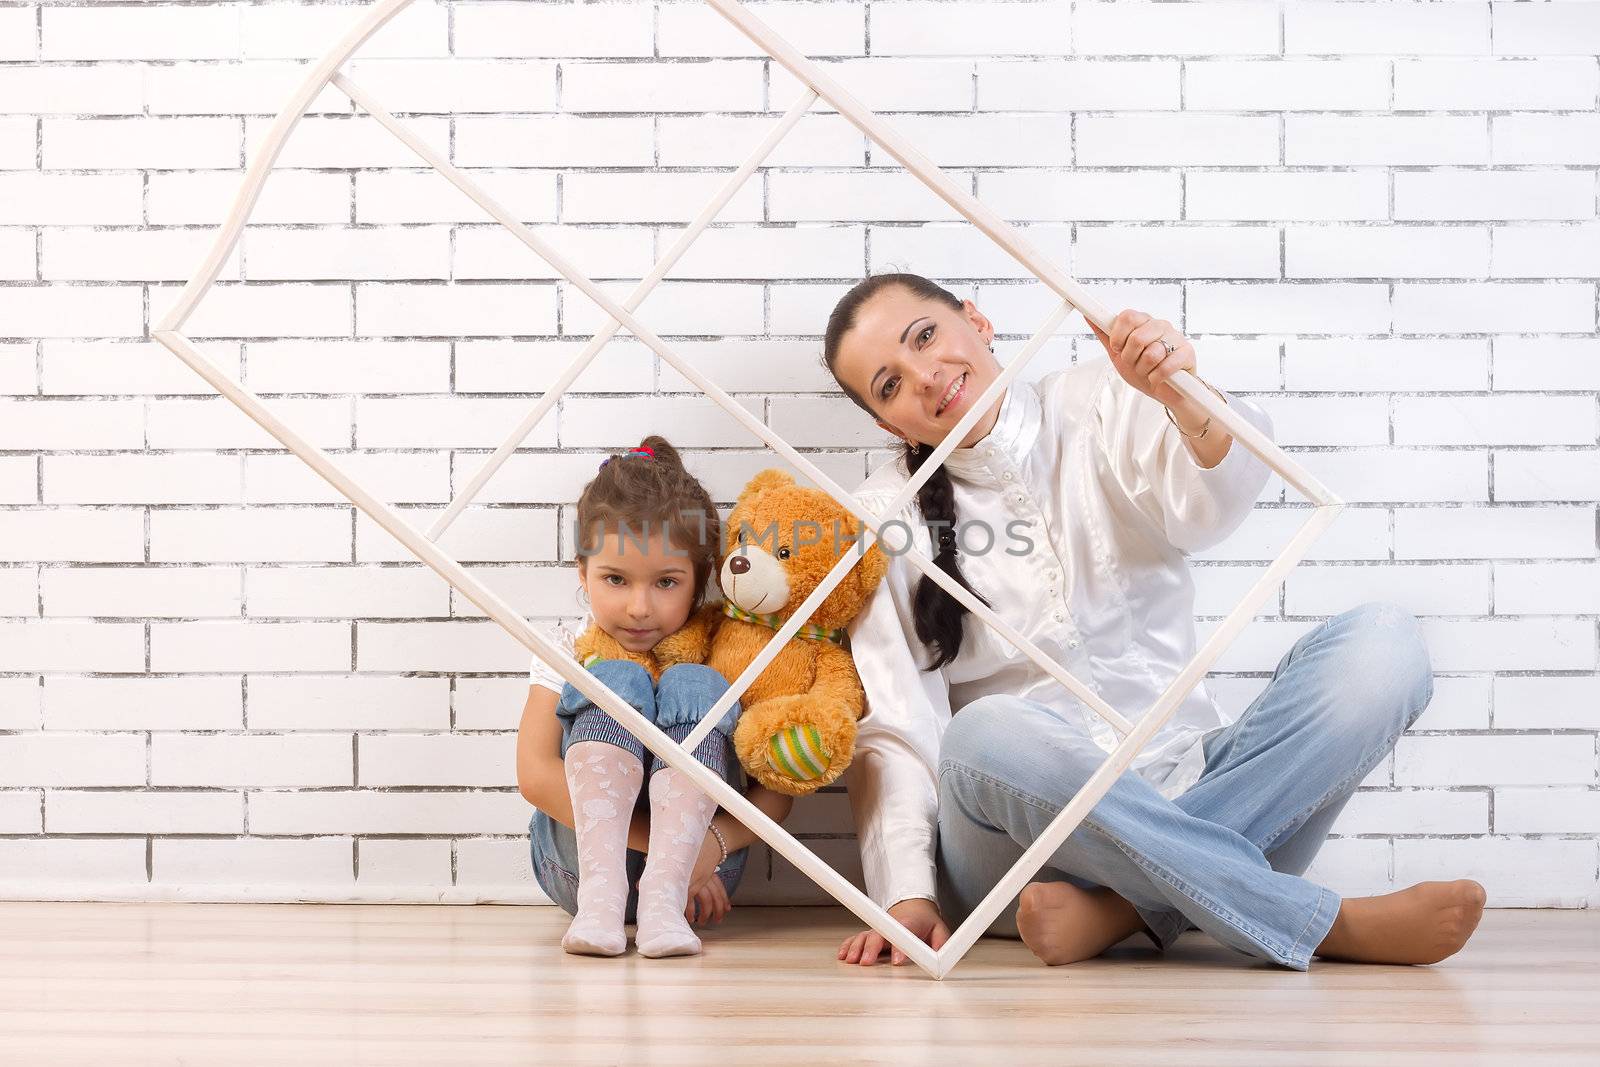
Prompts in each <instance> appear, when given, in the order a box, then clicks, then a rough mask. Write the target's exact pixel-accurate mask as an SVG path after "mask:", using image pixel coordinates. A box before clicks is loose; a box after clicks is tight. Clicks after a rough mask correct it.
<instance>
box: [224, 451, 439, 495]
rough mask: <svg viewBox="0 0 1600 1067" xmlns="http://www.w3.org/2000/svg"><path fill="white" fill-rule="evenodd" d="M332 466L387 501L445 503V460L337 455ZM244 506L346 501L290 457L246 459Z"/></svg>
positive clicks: (415, 456)
mask: <svg viewBox="0 0 1600 1067" xmlns="http://www.w3.org/2000/svg"><path fill="white" fill-rule="evenodd" d="M331 458H332V459H333V462H334V465H335V466H337V467H338V468H339V469H340V470H342V471H344V472H345V473H346V474H348V475H349V476H350V477H352V478H354V479H355V480H356V481H357V482H358V483H360V484H361V485H362V486H363V487H365V488H366V489H367V490H368V491H369V492H371V493H373V494H374V495H376V496H377V497H378V498H379V499H380V500H384V501H387V502H389V503H398V502H405V503H418V504H442V503H447V502H449V500H450V457H449V456H445V455H419V454H417V453H414V452H406V453H400V454H385V453H372V452H341V453H338V454H336V455H334V456H332V457H331ZM244 499H245V502H246V503H248V504H343V503H345V498H344V496H343V495H341V494H340V493H339V491H338V490H336V489H334V488H333V486H331V485H329V484H328V483H327V482H326V481H324V480H323V478H322V476H321V475H319V474H316V473H315V472H313V471H312V470H311V468H310V467H308V466H306V465H305V463H303V462H302V461H301V460H300V458H299V457H297V456H293V455H287V454H282V455H258V456H246V457H245V461H244Z"/></svg>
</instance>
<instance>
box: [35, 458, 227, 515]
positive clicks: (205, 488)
mask: <svg viewBox="0 0 1600 1067" xmlns="http://www.w3.org/2000/svg"><path fill="white" fill-rule="evenodd" d="M43 464H44V499H45V503H47V504H227V503H237V502H238V501H239V500H240V488H239V480H240V468H239V458H238V457H237V456H223V455H185V456H177V455H153V456H152V455H138V454H133V455H120V456H45V457H43Z"/></svg>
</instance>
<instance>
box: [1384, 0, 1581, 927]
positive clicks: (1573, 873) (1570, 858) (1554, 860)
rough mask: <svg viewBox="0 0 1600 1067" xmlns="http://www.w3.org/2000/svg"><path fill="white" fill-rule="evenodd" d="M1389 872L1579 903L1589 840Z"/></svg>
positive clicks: (1399, 877) (1411, 850) (1474, 851)
mask: <svg viewBox="0 0 1600 1067" xmlns="http://www.w3.org/2000/svg"><path fill="white" fill-rule="evenodd" d="M1503 6H1510V5H1503ZM1517 6H1521V5H1517ZM1560 6H1563V7H1566V6H1569V5H1565V4H1563V5H1560ZM1571 6H1577V5H1571ZM1394 873H1395V884H1396V885H1402V886H1406V885H1412V884H1414V883H1416V882H1421V881H1437V880H1442V879H1450V878H1474V879H1476V880H1477V881H1479V882H1481V883H1483V886H1484V888H1485V889H1487V890H1488V891H1489V906H1490V907H1491V908H1518V907H1521V908H1551V907H1565V908H1573V907H1583V906H1585V905H1586V904H1588V903H1590V902H1592V900H1593V899H1594V894H1595V891H1596V885H1595V856H1594V843H1593V842H1592V841H1559V840H1557V841H1539V840H1527V839H1518V838H1499V837H1491V838H1480V839H1466V838H1438V839H1431V840H1430V839H1427V838H1415V839H1403V840H1399V841H1396V842H1395V843H1394ZM1530 875H1534V876H1532V877H1530Z"/></svg>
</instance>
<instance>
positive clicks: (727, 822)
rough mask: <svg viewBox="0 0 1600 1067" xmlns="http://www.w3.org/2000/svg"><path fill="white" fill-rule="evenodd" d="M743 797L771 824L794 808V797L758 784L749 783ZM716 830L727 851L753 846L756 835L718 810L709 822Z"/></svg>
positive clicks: (782, 818) (781, 820)
mask: <svg viewBox="0 0 1600 1067" xmlns="http://www.w3.org/2000/svg"><path fill="white" fill-rule="evenodd" d="M744 795H745V797H746V798H747V799H748V800H749V801H750V803H752V804H754V805H755V806H756V807H757V808H760V809H761V812H762V814H764V815H766V816H767V817H768V818H769V819H771V820H772V821H773V822H777V823H781V822H783V820H785V819H787V818H788V817H789V810H790V809H791V808H793V807H794V797H791V796H788V795H786V794H784V793H775V792H773V791H772V790H770V789H768V788H767V787H766V786H764V785H762V784H761V783H759V782H756V781H753V780H752V781H751V783H750V788H749V789H746V790H745V791H744ZM711 822H712V825H714V826H715V827H716V828H717V829H718V830H721V831H722V836H723V838H724V839H725V840H726V841H727V842H728V851H729V852H737V851H739V850H740V849H741V848H744V847H745V846H746V845H751V844H754V843H755V841H756V840H757V838H756V835H755V834H754V833H753V832H752V831H751V830H750V828H749V827H747V826H746V825H745V824H744V823H742V822H740V821H739V820H738V819H735V818H734V817H733V816H732V815H729V814H728V813H727V812H725V811H721V810H719V811H718V812H717V814H716V815H715V816H714V817H713V818H712V820H711Z"/></svg>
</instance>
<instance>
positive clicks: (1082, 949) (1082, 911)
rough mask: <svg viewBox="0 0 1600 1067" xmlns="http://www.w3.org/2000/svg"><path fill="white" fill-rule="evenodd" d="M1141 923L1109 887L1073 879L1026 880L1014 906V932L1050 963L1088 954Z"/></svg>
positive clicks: (1072, 960)
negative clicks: (1082, 884)
mask: <svg viewBox="0 0 1600 1067" xmlns="http://www.w3.org/2000/svg"><path fill="white" fill-rule="evenodd" d="M1143 928H1144V920H1143V919H1140V918H1139V913H1138V912H1137V911H1135V910H1134V907H1133V905H1132V904H1129V903H1128V902H1127V901H1126V900H1124V899H1123V898H1122V897H1120V896H1118V895H1117V894H1116V893H1115V892H1114V891H1113V890H1110V889H1105V888H1100V889H1080V888H1079V887H1077V886H1075V885H1073V884H1072V883H1071V882H1029V883H1028V884H1027V885H1026V886H1024V887H1023V889H1022V899H1021V903H1020V904H1018V906H1017V932H1018V933H1020V934H1021V935H1022V943H1023V944H1025V945H1027V946H1028V948H1030V949H1032V950H1033V954H1034V955H1035V956H1038V957H1039V958H1040V959H1041V960H1043V961H1044V962H1046V963H1048V964H1050V965H1052V966H1054V965H1056V964H1061V963H1077V962H1078V961H1079V960H1087V959H1092V958H1093V957H1095V956H1098V955H1100V953H1102V952H1104V951H1105V950H1106V949H1108V948H1110V947H1111V946H1112V945H1115V944H1116V943H1117V942H1118V941H1121V940H1122V939H1123V938H1125V937H1128V936H1130V935H1132V934H1136V933H1138V932H1139V931H1140V930H1142V929H1143Z"/></svg>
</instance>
